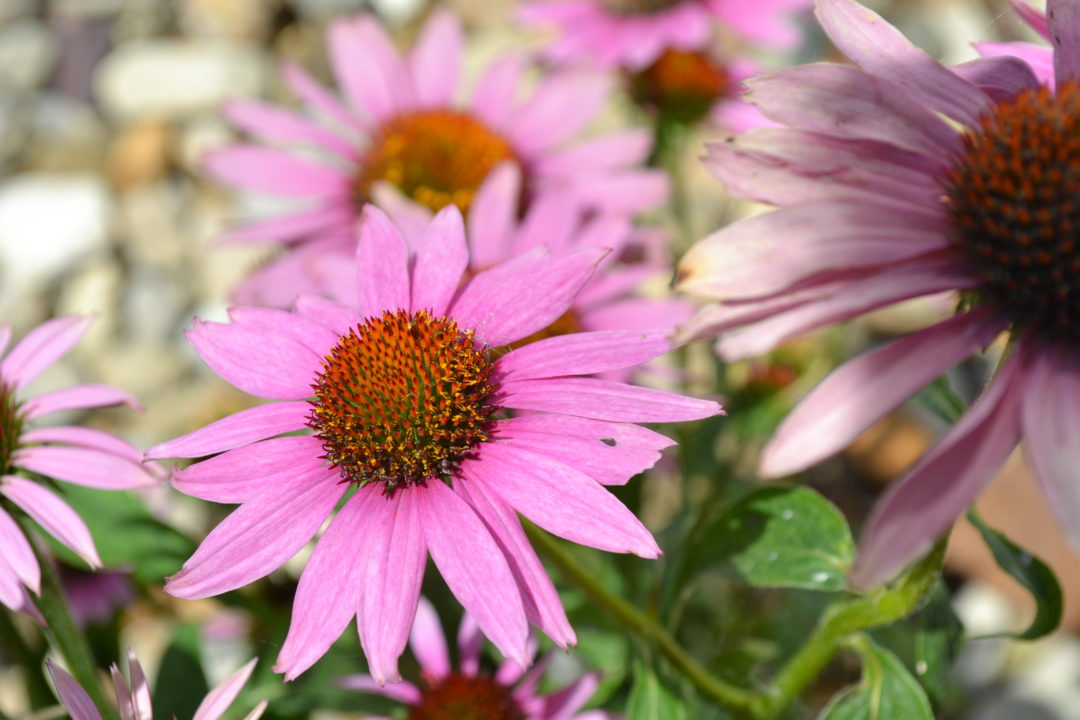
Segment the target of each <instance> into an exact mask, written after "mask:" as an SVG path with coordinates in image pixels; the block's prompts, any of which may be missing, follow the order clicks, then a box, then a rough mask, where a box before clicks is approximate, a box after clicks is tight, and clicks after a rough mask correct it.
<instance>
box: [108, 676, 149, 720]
mask: <svg viewBox="0 0 1080 720" xmlns="http://www.w3.org/2000/svg"><path fill="white" fill-rule="evenodd" d="M109 675H110V676H112V681H113V692H114V693H115V695H116V704H117V706H118V707H117V709H118V710H119V711H120V720H141V719H140V718H138V717H137V716H136V715H135V705H134V703H133V702H132V697H131V690H129V689H128V686H127V683H126V682H125V681H124V676H123V675H121V674H120V668H119V667H117V665H116V663H113V664H112V665H110V666H109Z"/></svg>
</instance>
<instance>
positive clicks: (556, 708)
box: [541, 672, 601, 720]
mask: <svg viewBox="0 0 1080 720" xmlns="http://www.w3.org/2000/svg"><path fill="white" fill-rule="evenodd" d="M600 677H601V675H600V673H599V672H589V673H585V674H584V675H582V676H581V677H580V678H578V679H577V680H576V681H574V682H572V683H570V684H569V685H567V686H566V687H565V688H563V689H562V690H560V691H558V692H556V693H553V694H551V695H547V696H545V697H543V698H541V701H542V703H543V711H542V712H543V715H542V717H544V718H550V719H551V720H571V718H574V717H576V715H575V713H577V711H578V710H580V709H581V707H582V706H583V705H584V704H585V703H587V702H589V698H591V697H592V696H593V693H595V692H596V688H598V687H599V686H600Z"/></svg>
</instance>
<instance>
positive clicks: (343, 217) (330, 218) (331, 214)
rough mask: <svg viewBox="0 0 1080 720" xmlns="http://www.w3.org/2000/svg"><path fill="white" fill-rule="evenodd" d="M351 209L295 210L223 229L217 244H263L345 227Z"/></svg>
mask: <svg viewBox="0 0 1080 720" xmlns="http://www.w3.org/2000/svg"><path fill="white" fill-rule="evenodd" d="M353 215H354V211H353V209H352V208H351V207H349V206H347V205H344V204H334V205H330V206H328V207H316V208H313V209H311V210H298V211H296V212H290V213H284V214H282V215H275V216H273V217H269V218H265V219H262V220H256V221H254V222H250V223H246V224H244V225H241V226H240V227H235V228H232V229H230V230H226V231H225V233H223V234H222V235H221V236H220V238H219V242H221V243H252V242H255V243H264V242H269V241H272V240H278V241H287V240H297V239H301V238H306V237H308V236H310V235H316V234H319V233H324V232H330V231H334V230H338V229H345V228H347V227H348V226H350V225H351V223H352V221H353Z"/></svg>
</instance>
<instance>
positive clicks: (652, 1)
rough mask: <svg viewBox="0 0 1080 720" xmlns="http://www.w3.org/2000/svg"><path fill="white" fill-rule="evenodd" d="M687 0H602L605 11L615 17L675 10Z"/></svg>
mask: <svg viewBox="0 0 1080 720" xmlns="http://www.w3.org/2000/svg"><path fill="white" fill-rule="evenodd" d="M682 2H685V0H600V4H601V5H603V6H604V9H605V10H607V11H608V12H610V13H613V14H615V15H649V14H651V13H658V12H663V11H664V10H667V9H668V8H673V7H675V6H676V5H678V4H680V3H682Z"/></svg>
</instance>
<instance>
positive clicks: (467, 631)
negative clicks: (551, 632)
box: [457, 523, 561, 675]
mask: <svg viewBox="0 0 1080 720" xmlns="http://www.w3.org/2000/svg"><path fill="white" fill-rule="evenodd" d="M518 524H519V525H520V523H518ZM522 534H523V535H524V532H523V533H522ZM533 554H534V555H535V554H536V553H533ZM539 561H540V559H539V558H537V563H539ZM542 567H543V566H541V568H542ZM544 575H547V571H544ZM548 583H549V584H550V583H551V579H550V578H549V579H548ZM560 605H561V603H560ZM457 645H458V669H459V670H460V671H461V672H462V673H464V674H465V675H476V674H477V673H478V672H479V671H480V652H481V651H482V650H483V649H484V633H482V632H480V626H479V625H477V624H476V621H475V620H473V619H472V616H471V615H469V613H465V614H464V615H462V616H461V624H460V625H458V636H457Z"/></svg>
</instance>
